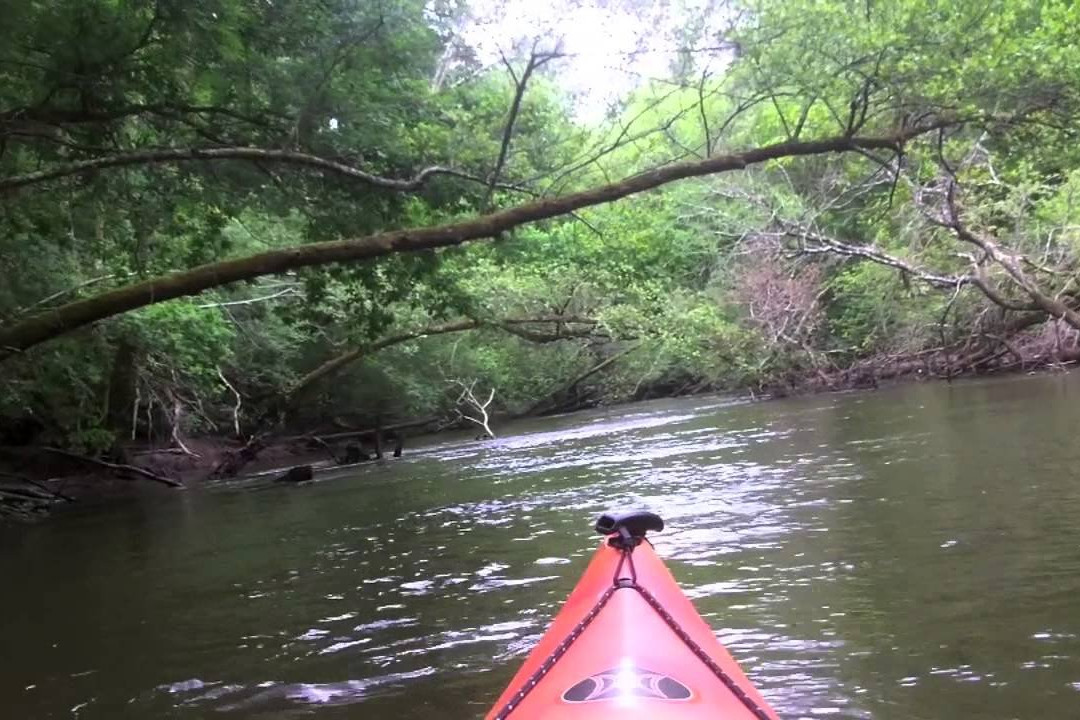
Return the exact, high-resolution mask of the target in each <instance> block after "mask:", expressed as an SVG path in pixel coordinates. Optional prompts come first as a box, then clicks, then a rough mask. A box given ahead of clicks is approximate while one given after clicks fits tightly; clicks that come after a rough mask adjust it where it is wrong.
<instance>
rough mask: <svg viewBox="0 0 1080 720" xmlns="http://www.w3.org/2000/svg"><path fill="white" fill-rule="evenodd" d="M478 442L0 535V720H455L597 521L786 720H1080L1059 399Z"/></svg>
mask: <svg viewBox="0 0 1080 720" xmlns="http://www.w3.org/2000/svg"><path fill="white" fill-rule="evenodd" d="M502 431H503V433H504V434H503V437H502V438H501V439H499V440H497V441H494V442H489V443H477V442H472V441H467V440H462V441H452V440H447V441H440V442H439V443H438V444H434V445H431V446H428V447H426V448H419V449H413V450H412V451H411V452H407V453H406V456H405V457H404V458H402V459H401V460H399V461H393V462H387V463H385V464H383V465H369V466H364V467H360V468H359V469H353V470H335V471H332V472H329V473H326V474H323V475H321V476H320V477H319V479H318V481H317V482H315V483H312V484H309V485H306V486H301V487H282V486H277V485H274V484H272V483H270V482H268V481H267V480H265V479H261V478H255V479H248V480H241V481H235V482H230V483H223V484H219V485H214V486H209V487H206V488H203V489H199V490H193V491H187V492H182V493H177V494H175V495H173V496H171V497H168V498H154V499H148V500H146V501H143V502H131V503H126V504H123V505H117V506H113V507H108V508H104V509H103V508H95V509H92V510H91V509H86V510H81V511H77V512H72V513H69V514H66V515H64V516H62V517H59V518H56V519H54V520H53V521H50V522H48V523H44V524H41V525H38V526H33V527H18V528H12V527H7V528H3V529H2V530H0V542H2V545H0V717H4V718H19V719H20V720H22V719H29V718H82V719H87V718H181V719H187V718H203V717H222V718H291V717H310V716H316V717H320V718H323V717H325V718H346V717H349V718H369V717H370V718H394V719H395V720H405V719H407V718H425V719H430V718H433V717H438V718H449V719H451V720H454V719H458V718H460V719H465V718H476V717H480V716H482V715H483V713H484V712H485V710H486V709H487V707H488V706H489V705H490V703H491V702H492V701H493V700H494V698H495V697H496V695H497V694H498V692H499V691H500V690H501V689H502V687H503V686H504V685H505V684H506V683H507V681H508V680H509V678H510V676H511V674H512V673H513V671H514V669H515V667H516V666H517V664H518V663H520V662H521V660H522V659H523V657H524V654H525V653H526V652H527V651H528V649H529V648H530V647H531V646H532V644H533V643H534V642H535V641H536V640H537V638H538V637H539V635H540V633H541V632H542V631H543V629H544V627H545V625H546V623H547V622H548V621H549V620H550V619H551V617H552V615H553V614H554V612H555V611H556V610H557V608H558V607H559V605H560V603H561V601H562V600H563V598H564V597H565V596H566V594H567V592H568V591H569V590H570V588H571V586H572V585H573V583H574V581H575V579H576V577H577V576H578V575H579V573H580V572H581V570H582V569H583V566H584V564H585V562H586V560H587V558H588V556H589V554H590V552H591V550H592V548H593V547H594V546H595V544H596V539H595V538H594V537H593V536H592V535H591V534H590V525H591V521H592V519H593V518H594V517H595V516H596V515H597V514H599V513H600V512H601V511H603V510H605V509H607V508H609V507H618V506H645V507H649V508H652V509H654V510H655V511H657V512H659V513H660V514H662V515H663V516H664V517H665V518H666V519H667V521H668V524H669V529H668V530H667V531H665V532H664V533H662V534H660V535H658V536H656V537H655V543H656V547H657V549H658V551H659V552H660V553H661V555H662V556H663V557H665V558H666V559H667V561H668V562H669V564H670V567H671V569H672V571H673V573H674V574H675V577H676V578H677V579H678V581H679V582H680V584H681V585H682V587H683V588H684V589H685V590H686V591H687V592H688V593H689V594H690V596H691V597H692V598H694V600H695V602H696V604H697V606H698V608H699V609H700V610H701V612H702V613H703V614H704V616H705V617H706V619H707V620H708V622H709V623H710V624H711V625H712V626H713V627H714V628H715V630H716V632H717V634H718V635H719V636H720V638H721V639H722V640H723V641H724V642H725V643H726V644H727V646H728V647H729V649H730V650H731V652H732V653H733V654H734V655H735V656H736V657H737V658H738V659H739V660H740V661H741V662H742V663H743V665H744V667H745V669H746V671H747V672H748V674H749V675H750V676H751V677H752V678H753V680H754V681H755V682H756V683H757V684H758V685H759V686H760V688H761V689H762V690H763V692H764V693H765V695H766V696H767V697H768V698H769V699H770V700H771V702H772V703H773V704H774V705H775V706H776V708H777V709H778V711H779V712H780V714H781V715H782V716H783V717H785V718H822V717H832V718H881V719H883V720H885V719H888V718H897V719H900V718H903V719H905V720H912V719H918V718H926V719H927V720H929V719H936V718H980V719H985V720H996V719H1001V720H1005V719H1010V718H1040V717H1048V718H1049V717H1054V718H1076V717H1080V374H1075V373H1074V374H1048V375H1039V376H1034V377H1014V378H1007V379H998V380H987V381H974V382H961V383H955V384H953V385H951V386H949V385H945V384H925V385H908V386H903V387H897V388H892V389H888V390H883V391H878V392H874V393H853V394H845V395H832V396H818V397H810V398H800V399H792V400H783V401H775V402H765V403H758V404H749V403H735V402H730V401H725V400H722V399H717V398H713V399H700V398H698V399H693V400H676V401H664V402H657V403H647V404H640V405H633V406H628V407H622V408H615V409H609V410H605V411H597V412H590V413H581V414H575V415H567V416H563V417H558V418H549V419H543V420H534V421H529V422H526V423H521V424H517V425H514V426H511V427H505V428H502Z"/></svg>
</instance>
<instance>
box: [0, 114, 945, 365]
mask: <svg viewBox="0 0 1080 720" xmlns="http://www.w3.org/2000/svg"><path fill="white" fill-rule="evenodd" d="M955 122H958V121H957V120H955V119H952V120H949V119H939V120H937V121H935V122H933V123H931V124H928V125H923V126H919V127H910V128H904V129H902V130H900V131H898V132H896V133H894V134H890V135H881V136H871V137H848V136H844V135H841V136H834V137H830V138H824V139H820V140H812V141H796V142H782V143H777V144H773V145H767V146H764V147H759V148H755V149H753V150H747V151H745V152H741V153H734V154H725V155H717V156H715V157H711V158H706V159H704V160H698V161H690V162H681V163H672V164H670V165H665V166H662V167H659V168H655V169H652V170H647V171H645V172H642V173H639V174H637V175H632V176H630V177H628V178H625V179H623V180H621V181H619V182H615V183H611V184H608V185H602V186H599V187H595V188H591V189H588V190H583V191H581V192H577V193H572V194H569V195H563V196H561V197H556V198H547V199H541V200H536V201H533V202H528V203H523V204H521V205H517V206H515V207H511V208H508V209H506V210H502V211H500V212H495V213H491V214H488V215H483V216H480V217H477V218H473V219H471V220H465V221H462V222H457V223H450V224H447V225H438V226H433V227H425V228H416V229H403V230H394V231H390V232H383V233H377V234H374V235H368V236H364V237H360V238H353V239H346V240H335V241H329V242H322V243H313V244H310V245H301V246H297V247H290V248H280V249H276V250H270V251H267V252H263V253H258V254H256V255H251V256H248V257H244V258H235V259H230V260H222V261H219V262H214V263H208V264H206V265H200V266H198V267H195V268H192V269H190V270H185V271H181V272H177V273H173V274H171V275H166V276H163V277H158V278H152V279H149V280H145V281H143V282H140V283H136V284H134V285H129V286H127V287H123V288H118V289H116V290H112V291H109V292H105V293H102V294H100V295H97V296H94V297H90V298H87V299H84V300H77V301H75V302H71V303H68V304H66V305H62V306H59V307H57V308H54V309H52V310H49V311H48V312H44V313H40V314H38V315H35V316H32V317H30V318H27V319H25V320H22V321H21V322H17V323H15V324H12V325H9V326H8V327H6V328H2V329H0V359H3V358H5V357H8V356H10V355H11V354H12V353H17V352H20V351H23V350H26V349H27V348H30V347H33V346H34V345H37V344H39V343H42V342H45V341H46V340H49V339H52V338H55V337H57V336H59V335H63V334H64V333H67V332H71V331H72V330H75V329H77V328H81V327H84V326H86V325H89V324H91V323H94V322H97V321H99V320H103V319H105V318H108V317H112V316H114V315H118V314H120V313H123V312H127V311H129V310H135V309H137V308H140V307H145V306H147V305H152V304H155V303H159V302H164V301H165V300H171V299H173V298H178V297H184V296H188V295H195V294H198V293H200V292H202V291H204V290H207V289H210V288H213V287H220V286H222V285H227V284H229V283H233V282H237V281H240V280H249V279H252V278H256V277H260V276H263V275H271V274H274V273H281V272H284V271H286V270H293V269H297V268H302V267H312V266H315V265H325V264H329V263H336V262H355V261H358V260H368V259H371V258H376V257H382V256H384V255H390V254H393V253H399V252H415V251H419V250H430V249H435V248H440V247H452V246H455V245H461V244H463V243H466V242H469V241H472V240H478V239H481V238H490V237H494V236H496V235H498V234H500V233H502V232H506V231H507V230H511V229H513V228H515V227H518V226H520V225H525V224H527V223H532V222H536V221H538V220H546V219H549V218H554V217H558V216H561V215H566V214H568V213H571V212H573V211H575V210H579V209H581V208H585V207H590V206H593V205H601V204H604V203H609V202H612V201H615V200H619V199H621V198H624V197H627V196H629V195H634V194H636V193H641V192H644V191H646V190H651V189H653V188H657V187H660V186H662V185H666V184H668V183H671V182H675V181H677V180H682V179H685V178H691V177H701V176H705V175H713V174H717V173H723V172H732V171H735V170H742V169H744V168H746V167H748V166H750V165H757V164H761V163H766V162H769V161H771V160H777V159H780V158H790V157H802V156H811V155H823V154H826V153H832V152H850V151H852V150H854V149H855V148H861V149H864V150H872V149H886V148H891V149H894V150H899V148H900V147H901V146H902V145H903V143H904V142H906V141H908V140H910V139H911V138H914V137H916V136H918V135H921V134H923V133H926V132H928V131H931V130H934V129H937V128H939V127H943V126H945V125H948V124H951V123H955Z"/></svg>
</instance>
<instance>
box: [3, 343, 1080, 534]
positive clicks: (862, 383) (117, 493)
mask: <svg viewBox="0 0 1080 720" xmlns="http://www.w3.org/2000/svg"><path fill="white" fill-rule="evenodd" d="M1062 358H1065V359H1062ZM958 360H961V361H962V362H966V363H967V364H966V365H959V366H952V367H951V368H950V371H949V372H944V371H943V369H942V367H941V366H940V365H939V364H936V363H935V362H934V361H933V359H932V358H930V357H927V358H925V359H912V358H906V359H904V360H902V361H897V362H894V363H892V364H889V365H885V366H883V365H881V364H880V362H879V363H878V364H872V363H869V362H868V363H866V364H864V365H861V366H853V367H851V368H847V369H844V370H841V371H837V372H836V373H833V374H827V373H820V372H819V373H803V374H800V375H793V376H792V377H791V378H789V379H788V380H787V381H785V382H777V383H773V384H772V385H770V386H767V387H765V388H764V392H753V391H742V392H737V393H730V394H731V395H733V396H734V397H736V398H737V397H743V398H745V399H747V400H750V401H753V402H767V401H769V400H773V399H778V398H782V397H791V396H798V395H813V394H826V393H835V392H852V391H856V392H857V391H866V390H879V389H885V388H891V387H896V386H901V385H905V384H910V383H921V382H942V381H944V382H951V381H962V380H973V379H978V378H986V377H992V376H1000V375H1008V374H1018V373H1021V372H1026V373H1035V372H1040V373H1041V372H1060V371H1062V370H1068V369H1071V368H1072V367H1074V366H1075V364H1076V363H1077V362H1078V361H1080V350H1077V349H1073V350H1070V351H1067V352H1065V353H1064V354H1062V353H1061V352H1058V353H1054V354H1052V355H1050V354H1048V355H1047V357H1045V358H1044V359H1043V360H1042V361H1040V360H1039V358H1033V357H1031V356H1028V357H1026V358H1025V359H1024V361H1023V362H1012V363H1002V362H1000V358H997V359H996V360H998V362H996V363H995V364H993V365H987V364H985V363H983V364H982V365H980V364H977V363H972V362H971V361H970V359H967V360H966V361H965V360H964V359H963V358H958ZM961 368H966V371H963V370H962V369H961ZM950 373H951V374H950ZM715 393H716V391H715V390H714V389H706V390H703V391H700V392H697V393H684V394H681V395H677V394H668V395H652V396H648V395H647V396H644V397H642V398H640V399H638V400H634V401H630V402H628V403H622V404H615V405H612V406H611V407H618V406H619V405H625V406H632V405H633V404H634V403H635V402H640V401H641V400H655V399H660V398H663V397H669V398H677V397H690V396H694V395H707V394H715ZM587 407H595V405H593V406H582V407H579V408H575V410H584V409H587ZM507 419H509V418H507V417H504V418H503V420H504V421H505V420H507ZM428 420H430V419H425V422H426V421H428ZM403 425H409V423H405V424H403ZM413 425H414V426H416V425H418V423H413ZM370 432H371V431H369V430H362V431H354V432H336V433H323V434H319V433H307V434H302V435H296V434H294V435H290V436H288V437H284V438H280V439H278V440H274V439H273V438H269V439H268V440H267V441H266V442H265V443H261V444H260V446H259V448H258V450H257V452H256V453H254V454H253V456H252V457H251V458H250V459H247V460H245V461H243V462H242V463H240V464H239V465H235V464H234V467H235V468H236V471H235V472H232V473H226V474H225V475H226V476H227V477H231V476H236V475H255V474H281V475H283V474H284V473H286V472H287V471H288V470H289V469H291V468H295V467H302V466H312V467H313V468H314V469H315V470H316V471H318V469H319V468H320V467H338V466H341V465H344V464H354V463H346V462H345V460H347V459H352V460H356V461H357V462H366V461H369V460H370V459H373V458H371V456H370V454H369V452H370V453H372V454H373V452H374V451H373V448H372V447H370V446H368V447H365V448H364V449H363V455H362V457H363V460H358V459H357V458H355V457H354V458H347V457H346V456H347V454H348V452H349V449H348V448H349V445H350V443H349V442H347V441H349V440H350V439H355V438H356V437H357V436H358V435H364V434H369V433H370ZM438 434H440V433H439V432H438V431H436V432H431V431H422V432H417V433H415V434H413V435H411V436H409V438H408V441H407V444H412V443H414V442H416V441H417V440H421V442H422V439H423V438H430V437H433V436H435V435H438ZM245 447H247V446H245V444H244V443H242V442H240V441H238V440H236V439H230V438H222V437H201V438H191V439H186V440H185V443H184V449H180V448H175V447H157V448H154V447H146V446H136V445H131V446H127V447H125V448H123V458H122V459H123V462H122V463H111V464H112V465H114V466H115V467H112V468H109V467H90V468H88V467H87V463H88V461H90V460H91V459H82V460H80V459H78V458H76V456H73V455H72V456H67V457H65V456H64V455H63V454H55V453H51V452H43V449H41V448H11V447H6V448H5V447H0V522H3V521H4V520H5V519H8V520H22V521H33V520H36V519H40V518H42V517H45V516H47V515H48V514H50V513H51V512H53V511H56V510H62V509H63V508H64V507H65V506H69V505H71V504H74V503H78V504H79V505H80V506H84V505H88V504H103V503H109V502H112V501H117V500H122V499H131V498H137V497H141V496H146V495H159V494H167V493H171V492H176V491H178V490H183V489H185V488H190V487H195V486H197V485H200V484H202V483H203V482H205V481H206V480H207V479H208V478H210V477H212V476H213V475H214V474H215V472H216V471H218V470H219V469H220V468H222V467H224V466H226V465H227V464H228V463H229V462H230V461H232V462H234V463H235V459H236V458H237V457H238V456H241V455H242V454H243V453H244V451H245ZM357 447H359V446H357ZM381 450H382V449H381V448H379V452H380V453H381ZM404 452H407V450H404ZM94 461H96V460H94ZM124 468H133V469H134V471H131V472H129V471H125V469H124ZM137 471H145V473H146V475H145V476H140V475H137V474H132V472H137ZM155 477H156V478H159V479H162V480H168V481H172V482H174V483H175V485H176V486H177V487H170V486H169V484H168V483H167V482H154V481H153V480H154V478H155Z"/></svg>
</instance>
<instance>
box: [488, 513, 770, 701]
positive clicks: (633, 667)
mask: <svg viewBox="0 0 1080 720" xmlns="http://www.w3.org/2000/svg"><path fill="white" fill-rule="evenodd" d="M663 528H664V521H663V520H661V519H660V517H659V516H657V515H655V514H653V513H650V512H632V513H625V514H621V515H602V516H601V517H600V519H599V520H597V523H596V529H597V531H598V532H599V533H601V534H603V535H605V536H607V537H606V538H605V541H604V542H603V544H602V545H601V546H600V548H599V549H598V550H597V551H596V554H595V555H594V556H593V559H592V561H591V562H590V563H589V567H588V568H586V570H585V574H584V575H583V576H582V577H581V579H580V580H579V581H578V584H577V586H576V587H575V588H574V590H573V592H571V593H570V597H569V598H568V599H567V600H566V604H565V605H563V607H562V609H561V610H560V611H559V614H558V615H556V616H555V620H554V621H553V622H552V623H551V626H550V627H549V628H548V629H547V632H545V633H544V635H543V637H542V638H541V639H540V642H538V643H537V645H536V647H535V648H533V650H532V652H531V653H529V656H528V657H527V658H526V659H525V663H524V664H523V665H522V666H521V668H520V669H519V670H518V672H517V674H516V675H515V676H514V679H513V680H512V681H511V682H510V685H509V686H507V688H506V690H504V691H503V693H502V695H501V696H500V697H499V699H498V701H497V702H496V703H495V706H494V707H493V708H492V709H491V711H490V712H489V713H488V714H487V720H506V719H508V720H540V719H541V718H542V719H543V720H584V719H585V718H588V719H589V720H595V718H596V717H598V716H600V715H602V714H604V712H605V711H613V712H614V713H615V714H616V715H617V716H618V717H619V718H627V719H629V720H645V719H646V718H647V719H648V720H705V719H706V718H709V719H710V720H778V716H777V715H776V712H775V711H774V710H773V709H772V708H770V707H769V705H768V703H767V702H766V701H765V699H764V698H763V697H762V696H761V694H760V693H759V692H758V691H757V689H756V688H754V686H753V685H751V684H750V681H749V680H748V679H747V677H746V675H744V674H743V672H742V670H741V669H740V668H739V666H738V664H737V663H736V662H735V660H734V658H732V657H731V655H730V654H729V653H728V652H727V650H725V649H724V646H723V645H721V644H720V641H719V640H717V639H716V636H715V635H714V634H713V632H712V630H711V629H710V628H709V626H708V625H707V624H706V623H705V621H704V620H703V619H702V617H701V616H700V615H699V614H698V613H697V611H696V610H695V609H694V606H693V605H692V604H691V603H690V599H689V598H687V597H686V595H684V594H683V592H682V590H680V589H679V586H678V585H677V584H676V583H675V578H673V577H672V576H671V573H670V572H669V571H668V569H667V567H666V566H665V565H664V563H663V561H662V560H660V558H659V557H658V556H657V555H656V553H655V552H654V551H653V548H652V544H651V543H649V542H648V541H647V540H645V534H646V532H647V531H649V530H655V531H659V530H662V529H663ZM643 541H644V542H643Z"/></svg>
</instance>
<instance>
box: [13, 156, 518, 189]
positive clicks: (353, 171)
mask: <svg viewBox="0 0 1080 720" xmlns="http://www.w3.org/2000/svg"><path fill="white" fill-rule="evenodd" d="M211 160H248V161H252V162H278V163H287V164H290V165H300V166H303V167H308V168H313V169H316V170H321V171H323V172H326V173H329V174H331V175H339V176H342V177H346V178H349V179H350V180H356V181H359V182H361V183H364V184H366V185H370V186H371V187H375V188H380V189H383V190H395V191H398V192H412V191H414V190H419V189H420V188H421V187H423V186H424V184H425V183H427V181H428V180H430V179H431V178H433V177H435V176H437V175H448V176H450V177H456V178H461V179H463V180H470V181H472V182H477V183H483V184H488V181H487V180H484V179H483V178H479V177H476V176H473V175H470V174H468V173H465V172H461V171H459V170H454V169H452V168H448V167H443V166H441V165H433V166H432V167H428V168H424V169H423V170H421V171H420V172H418V173H416V175H414V176H413V177H411V178H408V179H404V180H402V179H396V178H388V177H382V176H380V175H375V174H373V173H369V172H367V171H365V170H361V169H360V168H357V167H353V166H352V165H346V164H345V163H342V162H338V161H337V160H331V159H329V158H324V157H320V156H318V155H311V154H309V153H303V152H297V151H294V150H270V149H266V148H258V147H213V148H168V149H159V150H136V151H132V152H126V153H119V154H116V155H109V156H106V157H98V158H91V159H89V160H80V161H78V162H73V163H69V164H67V165H61V166H59V167H54V168H49V169H46V170H38V171H36V172H32V173H26V174H24V175H13V176H11V177H7V178H0V193H4V192H11V191H14V190H18V189H20V188H24V187H27V186H30V185H37V184H40V183H44V182H49V181H51V180H58V179H60V178H64V177H70V176H72V175H78V174H80V173H84V172H90V171H95V170H107V169H110V168H118V167H130V166H135V165H161V164H169V163H184V162H198V161H203V162H205V161H211ZM512 189H513V188H512Z"/></svg>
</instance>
